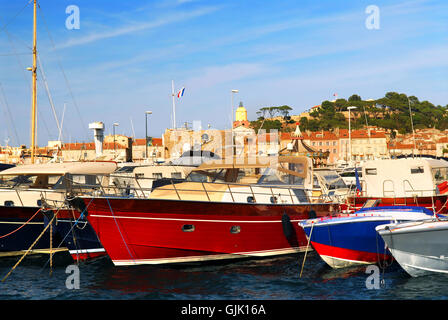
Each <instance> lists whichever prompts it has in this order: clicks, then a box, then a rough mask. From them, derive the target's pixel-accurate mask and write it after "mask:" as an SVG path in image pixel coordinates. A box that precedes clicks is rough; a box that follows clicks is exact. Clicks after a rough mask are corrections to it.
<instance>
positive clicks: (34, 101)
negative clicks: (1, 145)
mask: <svg viewBox="0 0 448 320" xmlns="http://www.w3.org/2000/svg"><path fill="white" fill-rule="evenodd" d="M36 17H37V0H34V24H33V69H32V70H31V71H32V73H33V95H32V103H31V104H32V107H31V163H34V156H35V149H36V146H35V143H36V105H37V95H36V80H37V63H36V62H37V59H36V58H37V50H36V44H37V39H36V38H37V37H36V34H37V32H36V25H37V24H36Z"/></svg>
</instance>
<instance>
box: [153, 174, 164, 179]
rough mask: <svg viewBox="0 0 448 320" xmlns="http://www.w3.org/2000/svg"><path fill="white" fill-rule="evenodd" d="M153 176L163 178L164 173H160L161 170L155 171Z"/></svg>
mask: <svg viewBox="0 0 448 320" xmlns="http://www.w3.org/2000/svg"><path fill="white" fill-rule="evenodd" d="M152 178H153V179H156V180H157V179H162V178H163V175H162V173H160V172H154V173H153V174H152Z"/></svg>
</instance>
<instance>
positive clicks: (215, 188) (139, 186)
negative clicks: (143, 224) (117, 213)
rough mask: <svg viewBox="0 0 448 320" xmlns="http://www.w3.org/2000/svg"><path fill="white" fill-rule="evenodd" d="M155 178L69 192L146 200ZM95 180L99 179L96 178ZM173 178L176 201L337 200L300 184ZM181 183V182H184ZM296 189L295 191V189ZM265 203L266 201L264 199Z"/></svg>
mask: <svg viewBox="0 0 448 320" xmlns="http://www.w3.org/2000/svg"><path fill="white" fill-rule="evenodd" d="M157 180H159V179H158V178H150V177H120V179H119V181H116V183H111V182H109V183H108V184H104V183H103V184H101V183H98V184H95V185H91V186H90V188H91V189H90V191H86V190H87V189H88V186H87V185H85V184H83V185H82V187H83V188H84V191H83V192H77V188H76V184H73V185H72V189H71V195H91V196H96V197H130V198H138V199H145V198H148V197H149V196H150V194H151V193H152V192H153V191H154V188H153V187H148V182H155V181H157ZM98 181H101V178H100V177H98ZM177 182H178V181H176V179H169V178H166V179H165V184H164V185H163V191H168V193H169V192H170V191H171V192H172V194H173V197H172V198H175V199H177V200H188V199H191V198H192V195H196V196H202V197H203V199H204V201H215V200H217V198H218V197H220V198H222V196H223V195H224V194H228V195H229V197H228V198H227V199H226V200H225V201H230V202H239V203H241V202H244V201H243V200H242V198H243V197H242V196H246V197H245V198H244V199H245V201H247V202H248V203H254V202H257V198H258V199H260V197H263V198H264V199H265V200H267V201H268V202H270V203H288V204H299V203H327V202H333V203H334V202H336V201H335V200H334V197H331V195H326V194H321V195H319V196H313V195H312V189H307V188H304V186H303V185H287V184H285V185H277V184H260V185H257V184H242V183H231V182H204V181H192V183H194V187H191V184H189V185H187V186H185V185H179V184H178V183H177ZM183 182H184V181H183ZM294 190H297V191H294ZM263 203H266V201H263Z"/></svg>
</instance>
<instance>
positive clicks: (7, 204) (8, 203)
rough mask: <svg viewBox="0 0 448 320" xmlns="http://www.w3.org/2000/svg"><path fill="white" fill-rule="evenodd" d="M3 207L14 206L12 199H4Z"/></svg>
mask: <svg viewBox="0 0 448 320" xmlns="http://www.w3.org/2000/svg"><path fill="white" fill-rule="evenodd" d="M5 207H14V201H11V200H7V201H5Z"/></svg>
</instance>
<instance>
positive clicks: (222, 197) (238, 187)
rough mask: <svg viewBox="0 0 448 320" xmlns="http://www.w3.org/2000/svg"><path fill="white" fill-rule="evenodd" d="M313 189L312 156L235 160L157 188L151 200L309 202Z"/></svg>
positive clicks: (206, 166) (216, 163)
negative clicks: (310, 192) (183, 180)
mask: <svg viewBox="0 0 448 320" xmlns="http://www.w3.org/2000/svg"><path fill="white" fill-rule="evenodd" d="M312 187H313V168H312V161H311V159H310V158H308V157H293V156H279V157H258V158H235V159H233V160H232V161H228V160H227V161H226V160H222V161H213V162H206V163H204V164H202V165H200V166H199V167H197V168H195V169H193V170H192V171H191V173H190V174H189V175H188V176H187V178H186V179H185V182H182V183H177V184H174V183H173V184H170V185H165V186H161V187H159V188H156V189H154V190H153V191H152V193H151V194H150V196H149V197H150V198H151V199H173V200H197V201H221V202H238V203H255V202H256V203H288V204H292V203H301V202H309V201H310V199H309V194H308V193H307V191H308V190H311V189H312Z"/></svg>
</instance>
